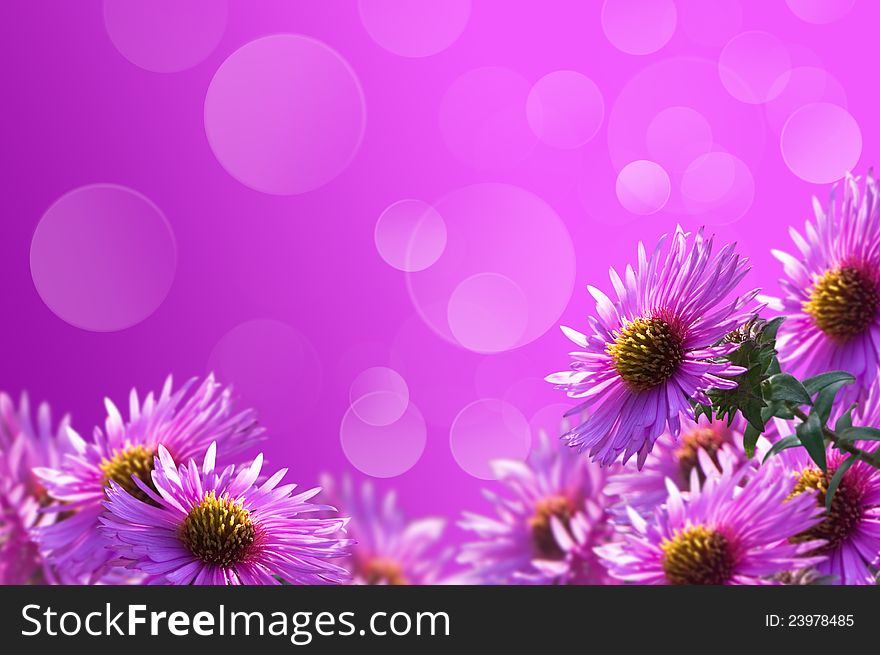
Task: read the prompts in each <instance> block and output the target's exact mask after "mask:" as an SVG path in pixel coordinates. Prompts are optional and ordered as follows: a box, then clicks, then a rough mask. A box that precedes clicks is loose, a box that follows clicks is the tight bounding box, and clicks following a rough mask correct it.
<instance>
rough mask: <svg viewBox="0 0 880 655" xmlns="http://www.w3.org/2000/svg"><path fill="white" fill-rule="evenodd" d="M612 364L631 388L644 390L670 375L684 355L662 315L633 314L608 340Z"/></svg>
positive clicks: (679, 340)
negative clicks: (643, 316)
mask: <svg viewBox="0 0 880 655" xmlns="http://www.w3.org/2000/svg"><path fill="white" fill-rule="evenodd" d="M606 352H607V353H608V354H609V355H611V358H612V360H613V362H614V368H615V369H616V370H617V372H618V374H620V377H621V378H623V380H624V382H626V383H627V384H628V385H629V386H630V387H631V388H632V389H634V390H636V391H645V390H647V389H651V388H653V387H656V386H657V385H659V384H662V383H664V382H666V380H668V379H669V378H671V377H672V376H673V375H674V374H675V371H676V370H677V369H678V365H679V364H681V362H682V360H683V359H684V348H683V347H682V339H681V337H680V336H679V335H678V334H676V332H675V331H674V330H673V329H672V327H671V326H670V325H669V323H667V322H666V321H664V320H663V319H662V318H656V317H655V318H637V319H636V320H634V321H632V322H631V323H629V324H628V325H626V326H625V327H623V328H621V329H620V330H619V331H618V332H617V333H616V334H615V337H614V343H610V344H608V347H607V349H606Z"/></svg>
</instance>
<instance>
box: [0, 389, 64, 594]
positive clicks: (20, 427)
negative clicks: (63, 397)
mask: <svg viewBox="0 0 880 655" xmlns="http://www.w3.org/2000/svg"><path fill="white" fill-rule="evenodd" d="M35 418H36V421H34V417H32V416H31V409H30V402H29V401H28V397H27V395H26V394H22V397H21V401H20V402H19V404H18V406H17V407H16V405H15V403H14V401H13V400H12V399H11V398H10V397H9V396H7V395H6V394H4V393H0V584H25V583H40V582H43V583H54V582H58V581H61V580H64V581H65V582H71V581H72V580H69V579H67V578H66V576H62V575H60V574H59V572H58V571H56V570H55V568H54V567H52V566H50V565H49V564H48V562H46V561H44V560H43V558H42V557H40V554H39V552H38V549H37V545H36V543H34V541H33V540H32V539H31V535H30V531H31V529H33V528H35V527H38V526H45V525H50V524H52V523H54V521H55V519H56V517H57V516H58V514H57V513H44V512H42V511H41V510H42V509H43V508H44V507H46V506H48V505H50V504H51V499H50V498H49V496H48V495H47V494H46V490H45V488H44V487H43V486H42V485H41V484H40V481H39V480H38V479H37V478H36V476H34V474H33V473H32V469H33V468H34V467H35V466H57V465H58V464H59V463H60V461H61V458H62V457H63V455H64V453H66V452H69V451H70V450H71V446H70V442H69V441H68V440H67V426H68V425H69V422H70V420H69V417H67V416H65V417H63V418H62V419H61V421H60V422H59V423H58V426H57V428H53V423H52V412H51V410H50V409H49V406H48V405H47V404H46V403H42V404H41V405H40V406H39V408H38V409H37V413H36V417H35Z"/></svg>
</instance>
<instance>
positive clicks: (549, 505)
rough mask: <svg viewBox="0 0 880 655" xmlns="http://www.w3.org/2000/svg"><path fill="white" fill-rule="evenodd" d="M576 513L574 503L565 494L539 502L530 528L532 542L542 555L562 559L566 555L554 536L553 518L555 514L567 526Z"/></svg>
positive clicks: (546, 557)
mask: <svg viewBox="0 0 880 655" xmlns="http://www.w3.org/2000/svg"><path fill="white" fill-rule="evenodd" d="M574 513H575V508H574V503H573V502H572V501H571V499H569V498H567V497H565V496H550V497H549V498H545V499H544V500H542V501H540V502H539V503H538V504H537V506H536V507H535V514H534V515H533V516H532V517H531V518H530V519H529V529H530V530H531V531H532V544H533V545H534V547H535V551H536V552H537V553H538V555H539V556H540V557H542V558H543V559H561V558H562V557H563V556H564V555H565V553H563V552H562V549H561V548H560V547H559V544H557V543H556V537H554V536H553V522H552V519H553V517H554V516H555V517H556V518H557V519H558V520H559V521H560V522H561V523H562V525H564V526H565V527H566V528H567V527H568V525H569V523H570V522H571V518H572V517H573V516H574Z"/></svg>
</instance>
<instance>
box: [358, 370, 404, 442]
mask: <svg viewBox="0 0 880 655" xmlns="http://www.w3.org/2000/svg"><path fill="white" fill-rule="evenodd" d="M349 403H350V405H351V409H352V411H354V413H355V414H356V415H357V417H358V418H359V419H360V420H361V421H363V422H364V423H367V424H369V425H374V426H379V427H381V426H384V425H390V424H391V423H394V422H395V421H397V420H398V419H399V418H400V417H401V416H403V413H404V412H405V411H406V408H407V406H408V405H409V387H408V386H407V384H406V380H404V379H403V376H401V375H400V373H398V372H397V371H395V370H394V369H393V368H388V367H387V366H373V367H370V368H368V369H365V370H363V371H361V372H360V373H359V374H358V376H357V377H356V378H355V379H354V380H353V381H352V383H351V388H350V389H349Z"/></svg>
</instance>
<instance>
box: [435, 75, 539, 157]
mask: <svg viewBox="0 0 880 655" xmlns="http://www.w3.org/2000/svg"><path fill="white" fill-rule="evenodd" d="M530 91H531V85H530V84H529V83H528V81H527V80H526V78H524V77H523V76H522V75H520V74H519V73H517V72H515V71H513V70H510V69H509V68H503V67H500V66H485V67H483V68H476V69H473V70H470V71H467V72H465V73H463V74H462V75H461V76H460V77H458V78H457V79H456V80H455V81H453V82H452V84H451V85H450V86H449V89H447V91H446V93H445V95H444V96H443V99H442V101H441V103H440V133H441V135H442V136H443V140H444V141H445V142H446V145H447V147H448V148H449V150H450V151H451V152H452V154H453V155H455V157H457V158H458V159H459V160H460V161H462V162H463V163H465V164H467V165H468V166H471V167H473V168H475V169H477V170H481V171H498V170H506V169H509V168H512V167H514V166H516V165H517V164H519V163H520V162H522V161H523V160H524V159H526V157H528V156H529V155H530V154H531V153H532V151H533V150H534V148H535V145H536V144H537V142H538V137H536V136H535V134H534V133H533V132H532V128H531V127H530V126H529V122H528V118H527V115H526V104H527V103H528V96H529V92H530Z"/></svg>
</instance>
